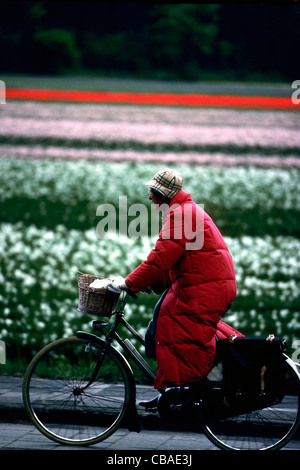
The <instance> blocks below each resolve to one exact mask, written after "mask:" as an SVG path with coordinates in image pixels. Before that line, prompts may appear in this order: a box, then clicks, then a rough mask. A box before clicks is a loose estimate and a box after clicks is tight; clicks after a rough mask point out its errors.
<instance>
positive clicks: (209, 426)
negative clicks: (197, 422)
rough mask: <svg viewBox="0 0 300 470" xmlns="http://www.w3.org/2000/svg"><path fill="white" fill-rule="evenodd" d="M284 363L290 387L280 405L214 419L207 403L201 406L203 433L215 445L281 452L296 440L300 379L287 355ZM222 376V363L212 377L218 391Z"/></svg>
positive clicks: (299, 411)
mask: <svg viewBox="0 0 300 470" xmlns="http://www.w3.org/2000/svg"><path fill="white" fill-rule="evenodd" d="M283 356H285V355H283ZM283 364H284V369H285V380H286V384H287V385H286V393H285V395H284V397H283V399H282V401H281V402H280V403H279V404H274V405H272V406H268V407H267V408H263V409H259V410H255V411H251V412H248V413H244V414H241V415H236V416H231V417H230V416H229V417H227V418H226V417H223V418H221V419H220V416H218V414H216V415H215V417H214V418H213V417H212V416H210V414H211V411H207V408H206V407H207V404H205V401H204V402H203V404H202V405H201V406H199V407H198V410H199V413H200V416H201V418H200V419H201V427H202V430H203V432H204V434H205V435H206V437H207V438H208V439H209V440H210V441H211V442H212V443H213V444H214V445H216V446H217V447H218V448H220V449H222V450H278V449H280V448H282V447H284V446H285V445H286V444H287V443H288V442H289V441H290V440H291V439H292V437H293V436H294V434H295V432H296V431H297V429H298V427H299V424H300V379H299V375H298V373H297V372H296V371H295V367H294V366H293V364H292V361H291V359H289V358H288V357H287V356H285V359H283ZM220 375H222V363H221V362H219V363H218V364H216V365H215V366H214V368H213V369H212V371H211V372H210V374H209V375H208V380H209V383H210V386H212V387H214V386H216V384H217V386H216V388H218V386H219V385H220ZM210 406H211V405H210ZM214 413H216V408H215V410H214ZM205 415H206V416H205Z"/></svg>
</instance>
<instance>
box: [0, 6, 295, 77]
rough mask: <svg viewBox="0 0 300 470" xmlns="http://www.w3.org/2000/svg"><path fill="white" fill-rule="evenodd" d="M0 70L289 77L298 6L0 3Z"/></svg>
mask: <svg viewBox="0 0 300 470" xmlns="http://www.w3.org/2000/svg"><path fill="white" fill-rule="evenodd" d="M0 37H1V47H0V71H1V72H2V73H9V72H10V73H12V72H13V73H36V74H62V73H82V72H85V73H101V74H111V75H115V76H117V75H118V76H136V77H143V78H167V79H184V80H201V79H206V78H210V77H211V78H218V77H220V78H223V79H224V78H225V79H249V78H250V79H253V78H254V79H255V78H257V79H263V78H265V79H266V80H270V79H275V80H278V79H279V80H280V79H282V80H286V79H288V80H296V79H299V78H300V73H299V60H298V58H297V56H298V51H297V49H298V48H299V44H300V7H299V6H298V5H288V4H282V5H256V4H254V5H227V4H198V3H190V4H189V3H170V4H166V3H114V2H110V3H103V2H98V1H94V2H89V1H78V2H64V1H62V2H61V1H60V2H58V1H45V2H43V1H6V2H1V1H0Z"/></svg>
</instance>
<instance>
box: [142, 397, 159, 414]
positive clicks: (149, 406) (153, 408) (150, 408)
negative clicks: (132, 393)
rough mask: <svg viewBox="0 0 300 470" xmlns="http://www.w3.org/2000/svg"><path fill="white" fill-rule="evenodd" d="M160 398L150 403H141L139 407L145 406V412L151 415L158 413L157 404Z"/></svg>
mask: <svg viewBox="0 0 300 470" xmlns="http://www.w3.org/2000/svg"><path fill="white" fill-rule="evenodd" d="M159 397H160V395H158V396H157V397H155V398H153V399H152V400H149V401H140V402H139V405H141V406H143V407H144V408H145V411H148V412H149V413H156V411H157V402H158V399H159Z"/></svg>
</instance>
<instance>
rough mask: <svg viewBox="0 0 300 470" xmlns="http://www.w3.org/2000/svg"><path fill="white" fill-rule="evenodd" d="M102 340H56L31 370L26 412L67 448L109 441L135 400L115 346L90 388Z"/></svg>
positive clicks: (25, 384) (27, 380) (27, 378)
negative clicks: (68, 446)
mask: <svg viewBox="0 0 300 470" xmlns="http://www.w3.org/2000/svg"><path fill="white" fill-rule="evenodd" d="M99 341H100V343H98V341H97V342H94V341H90V340H87V339H79V338H77V337H70V338H63V339H60V340H57V341H54V342H53V343H50V344H49V345H47V346H46V347H45V348H43V349H42V350H41V351H40V352H39V353H38V354H37V355H36V356H35V357H34V358H33V360H32V361H31V363H30V364H29V366H28V369H27V371H26V374H25V377H24V382H23V399H24V405H25V408H26V410H27V412H28V414H29V416H30V418H31V419H32V421H33V423H34V424H35V426H36V427H37V428H38V429H39V430H40V431H41V432H42V433H43V434H44V435H45V436H47V437H48V438H50V439H52V440H54V441H56V442H59V443H61V444H69V445H70V444H71V445H90V444H95V443H97V442H99V441H102V440H104V439H106V438H107V437H108V436H110V435H111V434H112V433H113V432H115V431H116V429H117V428H118V426H119V425H120V423H121V421H122V419H123V418H124V416H125V413H126V411H127V406H128V404H129V403H130V400H131V399H132V396H131V393H132V392H131V387H130V380H129V376H128V370H127V369H128V366H127V365H126V364H127V363H126V361H125V360H123V358H122V356H121V354H119V353H118V352H117V351H116V350H114V349H113V348H111V347H110V348H109V350H108V352H106V353H105V356H104V359H103V362H102V364H101V368H100V371H99V372H98V374H97V377H96V379H95V380H94V382H93V383H92V384H91V385H89V386H87V385H88V383H89V380H90V378H91V376H92V373H93V371H94V369H95V365H96V363H97V360H98V358H99V356H100V355H101V353H102V351H103V347H104V344H105V343H104V341H103V340H99ZM86 386H87V387H86ZM85 387H86V388H85Z"/></svg>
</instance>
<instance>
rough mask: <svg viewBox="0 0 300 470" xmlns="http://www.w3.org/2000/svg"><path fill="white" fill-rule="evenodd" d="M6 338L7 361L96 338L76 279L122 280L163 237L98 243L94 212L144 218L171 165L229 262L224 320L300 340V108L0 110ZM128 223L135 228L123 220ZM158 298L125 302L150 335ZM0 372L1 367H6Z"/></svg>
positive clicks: (0, 293)
mask: <svg viewBox="0 0 300 470" xmlns="http://www.w3.org/2000/svg"><path fill="white" fill-rule="evenodd" d="M0 119H1V126H0V201H1V204H0V262H1V264H0V339H1V340H2V341H4V342H5V344H6V351H7V353H6V354H7V363H9V362H10V361H11V362H13V361H15V360H16V359H20V357H23V358H24V361H25V362H26V361H28V360H29V359H30V357H31V356H32V354H34V353H35V352H36V351H37V350H38V349H39V348H41V347H42V346H43V345H45V344H46V343H47V342H49V341H51V340H54V339H56V338H59V337H62V336H66V335H71V334H73V333H75V332H76V330H78V329H81V330H82V329H88V330H91V326H90V322H91V320H92V317H91V316H88V315H85V314H83V313H81V312H79V311H78V310H77V298H78V292H77V271H81V272H87V273H92V274H97V275H100V276H103V277H106V276H113V275H121V276H124V277H125V276H126V275H127V274H128V273H129V272H130V271H132V270H133V269H134V268H135V267H136V266H137V265H138V264H139V263H140V262H141V261H142V260H143V259H144V258H145V257H146V256H147V254H148V252H149V251H150V249H151V248H152V247H153V245H154V243H155V239H156V235H157V234H153V233H149V236H147V237H145V236H143V237H141V238H135V239H132V238H130V237H129V236H127V235H126V234H124V233H121V234H120V233H118V232H117V231H116V232H114V233H112V232H107V233H106V234H105V236H103V237H99V234H97V231H96V227H97V223H98V221H99V217H97V215H96V210H97V207H98V206H99V205H100V204H104V203H108V204H111V205H113V206H114V207H116V208H117V207H118V204H119V197H120V196H126V197H127V204H128V207H129V206H131V205H133V204H136V203H142V204H145V205H146V206H147V210H149V211H150V201H148V194H147V188H146V186H145V184H144V183H145V182H146V181H148V180H149V179H150V178H151V177H152V175H153V174H154V173H156V172H157V171H158V170H159V169H161V168H163V167H165V166H170V167H172V168H174V169H177V170H178V171H179V172H180V173H181V175H182V177H183V185H184V187H183V189H184V190H185V191H187V192H190V193H191V194H192V196H193V199H194V200H195V201H196V202H197V203H199V204H204V209H205V210H206V211H207V212H208V213H209V214H210V215H211V216H212V218H213V219H214V221H215V223H216V224H217V226H218V227H219V228H220V230H221V232H222V233H223V235H224V237H225V240H226V243H227V245H228V247H229V250H230V252H231V254H232V256H233V260H234V265H235V269H236V279H237V288H238V294H237V298H236V300H235V301H234V302H233V304H232V306H231V310H230V311H229V312H228V313H227V315H226V317H225V318H224V321H226V322H228V323H229V324H231V325H232V326H234V327H235V328H237V329H239V330H240V331H242V332H243V333H245V334H247V335H260V336H261V335H268V334H272V333H273V334H275V335H278V336H282V337H284V338H286V339H287V340H288V348H289V352H290V353H292V352H293V342H294V341H297V340H300V224H299V222H300V217H299V216H300V189H299V188H300V132H299V130H300V114H299V112H297V111H293V110H291V111H289V110H286V111H284V110H275V111H274V110H266V109H264V110H256V109H242V110H241V109H225V108H224V109H223V108H221V109H214V108H207V109H206V108H201V109H200V108H193V109H191V108H188V107H176V106H169V107H168V106H141V105H125V104H122V105H120V104H111V105H110V104H98V103H97V104H92V103H90V104H87V103H76V104H74V103H67V102H66V103H55V102H42V103H41V102H34V101H24V102H18V101H11V102H8V103H7V104H6V105H3V106H1V107H0ZM129 221H130V220H129ZM156 301H157V296H155V295H154V294H151V295H146V294H141V295H139V298H138V300H137V301H134V300H130V304H129V306H128V311H127V318H128V319H129V320H130V322H132V324H133V325H134V326H135V327H136V328H137V329H138V330H139V331H140V332H141V333H143V332H144V331H145V329H146V326H147V324H148V322H149V320H150V318H151V315H152V311H153V307H154V305H155V302H156ZM2 371H4V369H2Z"/></svg>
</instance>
